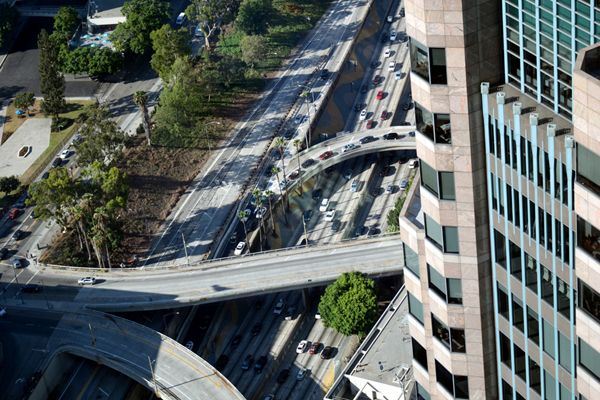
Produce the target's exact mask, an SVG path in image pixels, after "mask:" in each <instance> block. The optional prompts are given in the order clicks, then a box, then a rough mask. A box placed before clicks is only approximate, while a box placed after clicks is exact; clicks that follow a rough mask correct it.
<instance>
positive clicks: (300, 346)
mask: <svg viewBox="0 0 600 400" xmlns="http://www.w3.org/2000/svg"><path fill="white" fill-rule="evenodd" d="M307 347H308V340H301V341H300V343H298V346H296V353H298V354H302V353H304V352H305V351H306V349H307Z"/></svg>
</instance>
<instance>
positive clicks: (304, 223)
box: [302, 215, 308, 247]
mask: <svg viewBox="0 0 600 400" xmlns="http://www.w3.org/2000/svg"><path fill="white" fill-rule="evenodd" d="M302 226H303V227H304V242H305V244H304V245H305V246H306V247H308V234H307V233H306V220H305V219H304V215H303V216H302Z"/></svg>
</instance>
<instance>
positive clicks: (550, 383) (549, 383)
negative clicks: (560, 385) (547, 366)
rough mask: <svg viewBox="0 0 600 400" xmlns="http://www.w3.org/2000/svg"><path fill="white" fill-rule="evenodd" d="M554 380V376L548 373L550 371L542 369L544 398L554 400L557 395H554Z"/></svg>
mask: <svg viewBox="0 0 600 400" xmlns="http://www.w3.org/2000/svg"><path fill="white" fill-rule="evenodd" d="M555 385H556V381H555V380H554V377H553V376H552V375H550V373H549V372H548V371H546V370H544V388H545V389H546V399H545V400H556V399H557V398H558V397H557V396H556V390H555Z"/></svg>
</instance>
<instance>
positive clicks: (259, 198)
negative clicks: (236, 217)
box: [252, 188, 265, 251]
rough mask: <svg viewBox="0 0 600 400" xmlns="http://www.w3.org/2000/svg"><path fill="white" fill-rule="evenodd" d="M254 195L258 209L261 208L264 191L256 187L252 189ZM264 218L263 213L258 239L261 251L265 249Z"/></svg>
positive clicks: (259, 223)
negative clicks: (263, 239)
mask: <svg viewBox="0 0 600 400" xmlns="http://www.w3.org/2000/svg"><path fill="white" fill-rule="evenodd" d="M252 195H253V196H254V201H255V202H256V209H257V210H260V209H261V208H262V205H263V199H262V191H261V190H260V189H259V188H254V189H253V190H252ZM264 218H265V216H264V214H263V216H262V217H261V218H260V219H259V221H258V241H259V245H260V251H263V241H262V227H263V220H264Z"/></svg>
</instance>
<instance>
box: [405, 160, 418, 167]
mask: <svg viewBox="0 0 600 400" xmlns="http://www.w3.org/2000/svg"><path fill="white" fill-rule="evenodd" d="M418 166H419V161H418V160H410V162H409V163H408V168H417V167H418Z"/></svg>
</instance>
